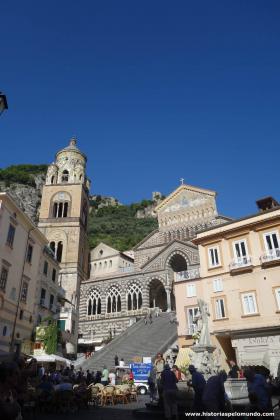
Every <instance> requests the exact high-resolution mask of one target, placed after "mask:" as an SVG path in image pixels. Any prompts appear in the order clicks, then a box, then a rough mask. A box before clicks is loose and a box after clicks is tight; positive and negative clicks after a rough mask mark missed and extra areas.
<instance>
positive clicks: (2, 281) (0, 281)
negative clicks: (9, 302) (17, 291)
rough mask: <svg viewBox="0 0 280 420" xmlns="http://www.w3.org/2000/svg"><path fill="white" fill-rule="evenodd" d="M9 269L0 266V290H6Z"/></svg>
mask: <svg viewBox="0 0 280 420" xmlns="http://www.w3.org/2000/svg"><path fill="white" fill-rule="evenodd" d="M8 274H9V271H8V269H7V268H6V267H2V270H1V276H0V290H2V291H3V292H5V290H6V283H7V279H8Z"/></svg>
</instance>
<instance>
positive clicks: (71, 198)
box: [38, 139, 229, 353]
mask: <svg viewBox="0 0 280 420" xmlns="http://www.w3.org/2000/svg"><path fill="white" fill-rule="evenodd" d="M86 163H87V158H86V156H85V154H84V153H82V152H81V151H80V150H79V149H78V147H77V144H76V140H75V139H72V140H71V141H70V144H69V145H68V146H67V147H65V148H64V149H62V150H60V151H59V152H57V154H56V157H55V161H54V162H53V163H51V164H50V165H49V167H48V171H47V176H46V183H45V185H44V187H43V191H42V201H41V208H40V216H39V225H38V227H39V228H40V230H41V231H42V232H43V234H44V235H45V236H46V238H47V239H48V241H49V246H50V248H51V250H52V252H53V254H54V256H55V257H56V259H57V261H58V262H59V263H60V274H59V283H60V285H61V287H62V288H63V289H65V291H66V300H67V302H68V307H66V308H65V309H64V310H65V311H66V312H67V314H66V320H67V322H68V330H70V331H71V334H72V336H73V340H72V349H70V351H69V352H70V353H76V352H77V350H78V352H79V351H80V352H83V351H91V350H94V349H96V348H98V347H100V346H101V345H102V343H103V344H104V342H106V341H108V340H110V339H111V338H112V337H114V336H115V335H118V334H120V333H122V332H123V331H125V330H126V329H127V328H128V327H129V326H130V325H132V324H133V323H134V322H136V321H137V319H139V317H144V316H145V315H147V314H149V313H150V312H155V311H158V312H160V311H163V312H171V311H175V310H176V306H175V297H174V282H176V281H177V280H180V276H184V278H186V276H187V277H188V278H190V279H192V278H197V277H199V254H198V248H197V246H196V245H195V244H194V243H193V242H192V239H193V238H194V237H195V236H196V235H197V233H198V232H201V231H203V230H205V229H208V228H209V227H214V226H217V225H220V224H223V223H225V222H227V221H228V220H229V219H228V218H225V217H223V216H220V215H219V214H218V212H217V206H216V193H215V192H214V191H211V190H206V189H202V188H197V187H193V186H190V185H186V184H184V182H183V180H182V181H181V185H180V186H179V187H178V188H176V189H175V191H173V192H172V193H171V194H170V195H168V196H167V197H166V198H165V199H164V200H163V201H162V202H160V204H158V206H157V207H156V209H155V211H156V215H157V220H158V229H156V230H154V231H153V232H151V233H150V234H149V235H148V236H147V237H146V238H144V239H143V240H142V241H141V242H140V243H139V244H137V245H136V246H135V248H134V249H133V250H129V251H127V252H120V251H118V250H116V249H114V248H112V247H110V246H108V245H107V244H105V243H100V244H99V245H98V246H97V247H96V248H95V249H93V250H92V251H91V252H90V250H89V248H88V240H87V222H88V214H89V188H90V181H89V179H88V178H87V176H86ZM61 316H63V314H61ZM77 343H78V349H77Z"/></svg>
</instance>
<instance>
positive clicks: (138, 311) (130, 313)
mask: <svg viewBox="0 0 280 420" xmlns="http://www.w3.org/2000/svg"><path fill="white" fill-rule="evenodd" d="M146 313H147V308H141V309H131V310H129V311H128V310H127V311H126V315H128V316H136V315H145V314H146Z"/></svg>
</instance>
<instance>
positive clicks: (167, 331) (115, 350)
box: [81, 313, 177, 371]
mask: <svg viewBox="0 0 280 420" xmlns="http://www.w3.org/2000/svg"><path fill="white" fill-rule="evenodd" d="M171 319H172V313H161V314H160V316H159V317H153V322H152V323H151V324H150V322H149V321H148V323H147V324H145V322H144V319H141V320H140V321H138V322H136V323H135V324H133V325H132V326H131V327H129V328H127V330H126V331H124V332H123V333H122V334H120V335H119V336H117V337H116V338H114V339H113V340H112V341H111V342H110V343H109V344H107V345H106V346H105V347H104V348H102V349H101V350H99V351H97V352H96V353H95V354H94V355H93V356H92V357H90V358H89V359H86V360H85V361H84V362H83V363H82V365H81V367H82V368H83V369H90V370H94V371H96V370H102V368H103V366H104V365H105V366H107V367H108V368H109V369H110V368H111V367H113V366H114V358H115V355H118V357H119V360H120V359H124V362H125V365H129V364H130V363H133V361H134V360H135V358H136V357H143V356H144V357H145V356H147V357H152V358H154V357H155V355H156V353H158V352H161V353H164V352H165V351H166V350H168V348H169V347H170V346H172V344H174V343H175V341H176V340H177V326H176V324H175V323H173V322H172V323H171V322H170V320H171Z"/></svg>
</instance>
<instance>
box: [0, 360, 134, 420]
mask: <svg viewBox="0 0 280 420" xmlns="http://www.w3.org/2000/svg"><path fill="white" fill-rule="evenodd" d="M121 361H122V362H123V360H121ZM116 379H117V373H116V369H114V368H112V369H110V370H109V369H108V368H107V367H106V366H104V367H103V369H102V370H97V371H96V372H94V371H90V370H86V371H84V370H83V369H82V368H79V369H77V370H76V369H75V368H74V366H73V365H71V366H67V367H65V368H62V369H56V368H49V369H48V368H46V367H44V366H43V365H38V364H37V362H36V360H35V359H31V360H30V361H27V360H26V359H19V360H17V361H16V362H14V361H13V362H2V363H1V364H0V418H1V419H2V418H3V419H5V420H20V419H22V413H23V412H24V411H25V409H26V407H29V404H30V401H32V402H33V404H34V405H35V404H36V405H37V406H38V407H39V409H40V410H45V411H48V410H52V409H54V408H58V412H59V410H60V409H61V408H62V406H63V404H64V403H65V400H64V401H63V404H62V401H61V399H60V396H62V395H63V396H66V395H67V394H68V396H69V404H70V406H72V408H73V409H74V408H80V407H87V404H88V401H89V398H90V395H89V388H88V386H89V385H92V384H102V385H104V386H106V385H109V384H110V385H115V384H116ZM128 380H131V381H133V373H132V372H130V373H128ZM69 404H68V405H69ZM56 406H57V407H56ZM68 408H69V407H68ZM70 408H71V407H70Z"/></svg>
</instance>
